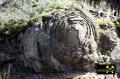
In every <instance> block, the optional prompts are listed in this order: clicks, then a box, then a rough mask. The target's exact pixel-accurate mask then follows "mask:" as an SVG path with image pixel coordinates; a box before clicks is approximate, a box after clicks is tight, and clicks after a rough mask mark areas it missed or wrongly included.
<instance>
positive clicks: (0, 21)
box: [0, 0, 75, 36]
mask: <svg viewBox="0 0 120 79" xmlns="http://www.w3.org/2000/svg"><path fill="white" fill-rule="evenodd" d="M74 1H75V0H30V1H29V2H28V1H26V0H24V1H23V2H21V1H19V0H18V1H16V2H14V5H11V6H10V7H9V8H5V9H4V11H1V12H0V35H2V36H5V35H11V34H14V33H16V32H19V31H21V30H22V29H23V28H24V27H25V26H29V23H30V22H34V21H37V20H41V17H42V16H46V15H48V14H50V13H51V12H53V11H56V10H57V9H60V8H69V7H71V6H72V5H73V3H74ZM10 4H11V3H9V4H8V5H10ZM28 22H29V23H28Z"/></svg>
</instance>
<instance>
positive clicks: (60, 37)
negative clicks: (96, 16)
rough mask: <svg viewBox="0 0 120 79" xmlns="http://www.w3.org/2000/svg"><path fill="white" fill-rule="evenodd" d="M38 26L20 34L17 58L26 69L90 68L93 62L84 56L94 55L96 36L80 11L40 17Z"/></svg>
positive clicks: (90, 23) (39, 70)
mask: <svg viewBox="0 0 120 79" xmlns="http://www.w3.org/2000/svg"><path fill="white" fill-rule="evenodd" d="M42 23H43V25H42V26H41V25H39V26H36V25H33V26H32V27H30V28H28V29H27V30H26V31H25V33H24V34H23V37H22V40H21V41H22V47H23V49H22V52H23V53H22V54H21V56H20V58H21V60H22V61H23V62H24V65H25V66H26V67H29V68H32V69H34V70H35V71H36V72H42V70H44V69H49V70H50V69H51V70H57V71H66V70H72V69H77V70H78V69H79V70H81V69H83V70H85V71H90V70H91V69H93V67H94V64H95V62H94V61H92V60H89V59H86V58H84V55H87V54H89V53H94V52H97V33H96V28H95V26H94V24H93V23H92V21H91V19H90V18H89V17H88V16H86V15H85V13H84V12H82V11H81V10H79V9H73V10H69V9H68V10H59V11H56V12H54V13H52V14H51V15H49V16H46V17H43V18H42Z"/></svg>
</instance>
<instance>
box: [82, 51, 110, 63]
mask: <svg viewBox="0 0 120 79" xmlns="http://www.w3.org/2000/svg"><path fill="white" fill-rule="evenodd" d="M84 57H85V58H87V59H89V60H92V61H94V62H96V63H100V64H109V63H110V61H109V60H110V57H109V56H107V55H103V54H101V52H94V53H93V54H88V55H85V56H84Z"/></svg>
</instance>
